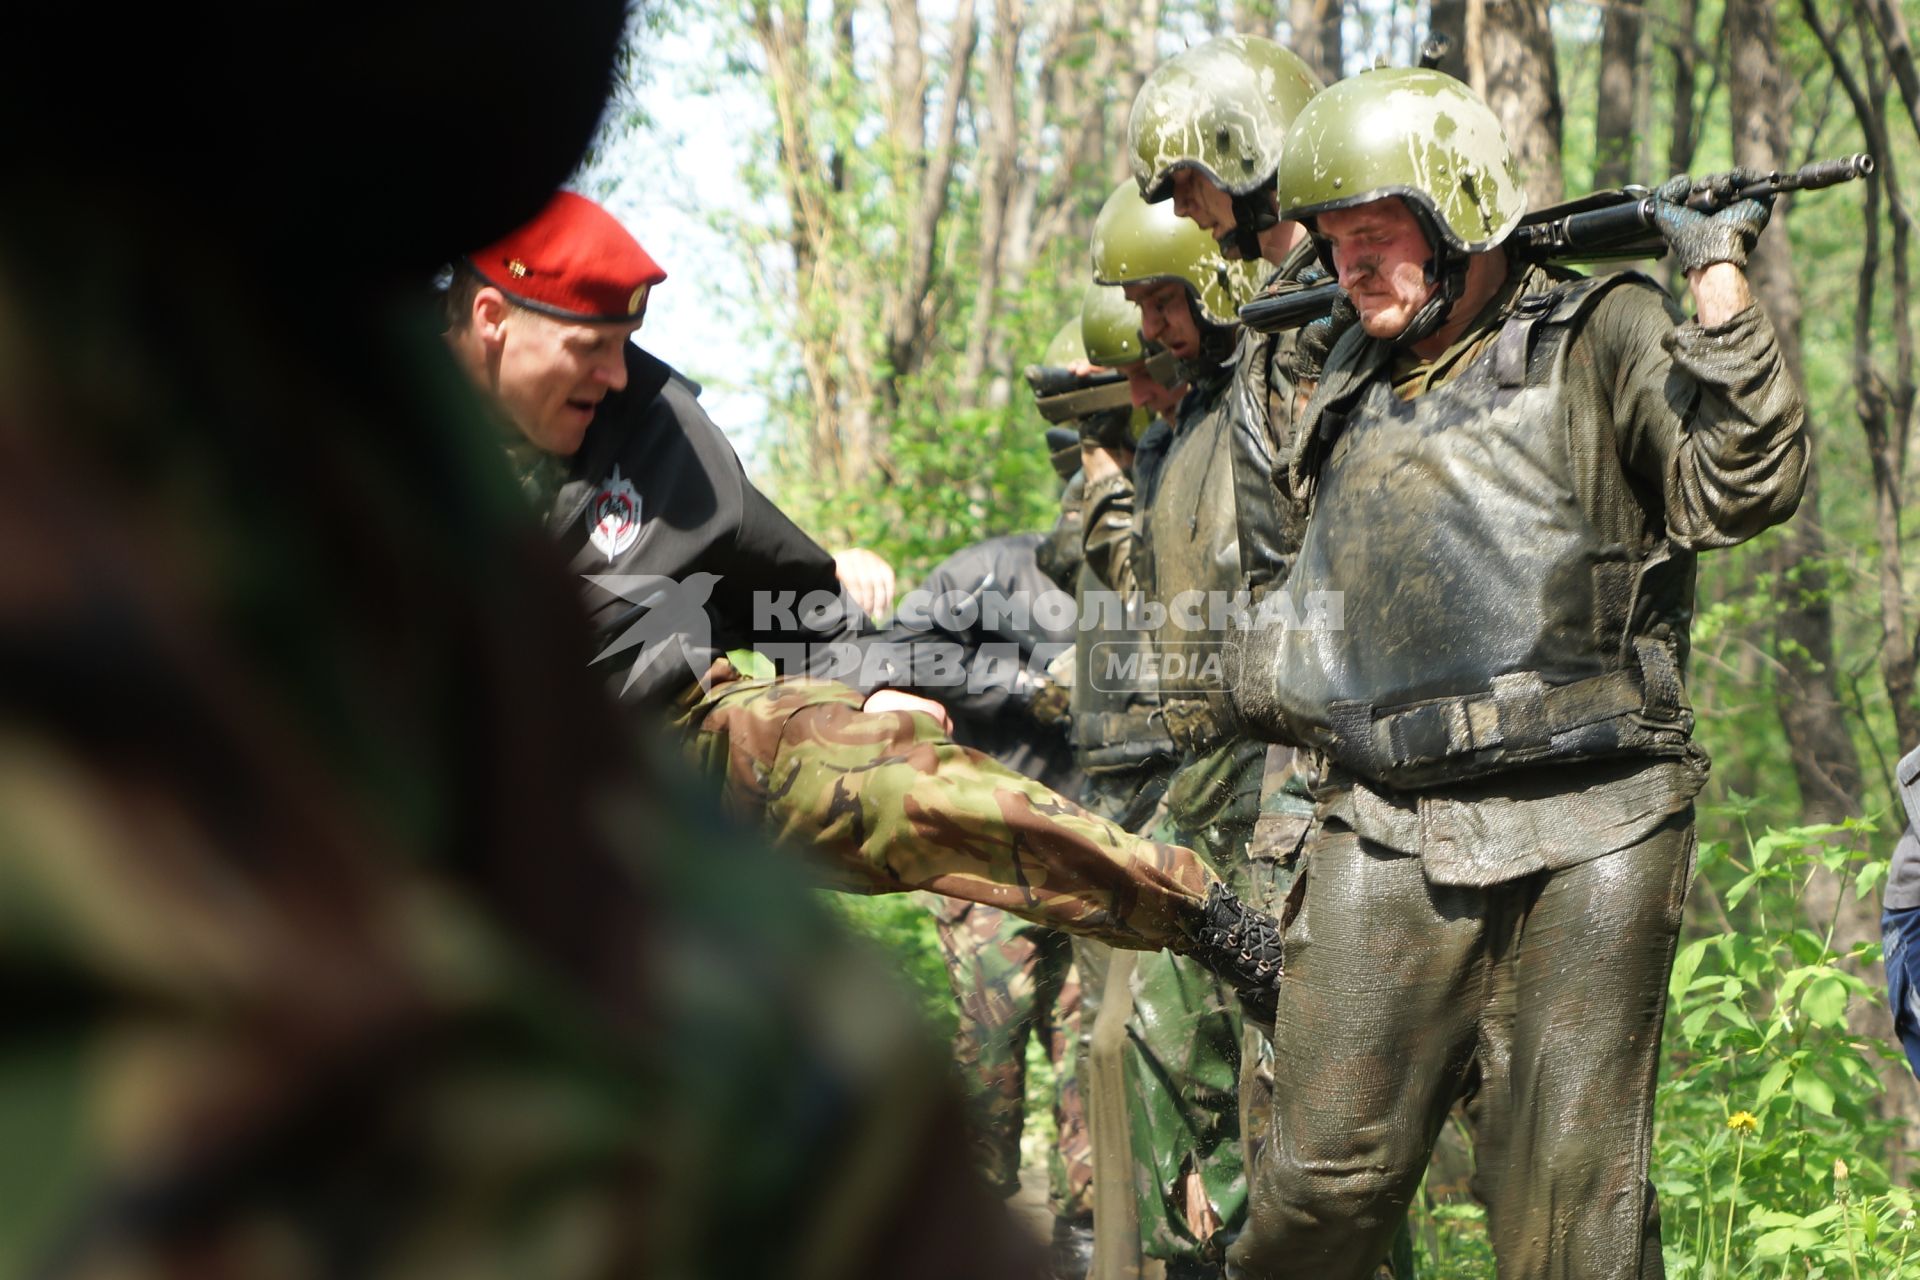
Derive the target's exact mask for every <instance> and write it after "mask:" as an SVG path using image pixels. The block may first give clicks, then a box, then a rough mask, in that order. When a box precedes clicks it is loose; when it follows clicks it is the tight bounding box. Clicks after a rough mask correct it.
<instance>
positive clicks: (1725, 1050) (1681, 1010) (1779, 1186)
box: [1415, 811, 1920, 1280]
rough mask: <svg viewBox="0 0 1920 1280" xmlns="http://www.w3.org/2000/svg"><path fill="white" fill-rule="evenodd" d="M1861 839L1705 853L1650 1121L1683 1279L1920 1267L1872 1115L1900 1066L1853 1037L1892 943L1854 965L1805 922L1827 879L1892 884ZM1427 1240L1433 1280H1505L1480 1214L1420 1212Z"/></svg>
mask: <svg viewBox="0 0 1920 1280" xmlns="http://www.w3.org/2000/svg"><path fill="white" fill-rule="evenodd" d="M1727 816H1729V817H1730V818H1731V820H1733V821H1734V822H1735V823H1736V824H1737V823H1738V822H1739V821H1740V820H1741V818H1742V817H1743V816H1744V815H1743V814H1742V813H1741V812H1739V811H1736V812H1734V813H1733V814H1731V815H1727ZM1859 834H1860V829H1859V828H1857V827H1855V826H1854V825H1852V824H1849V825H1847V826H1809V827H1791V828H1786V829H1784V830H1774V829H1769V830H1766V831H1765V832H1764V833H1763V834H1762V835H1760V836H1759V837H1757V838H1754V839H1751V840H1746V841H1743V842H1742V844H1743V849H1742V852H1741V853H1739V854H1736V852H1735V850H1734V848H1733V847H1732V846H1730V845H1728V844H1725V843H1718V842H1713V843H1708V844H1704V845H1703V846H1702V847H1701V850H1700V867H1699V879H1698V881H1697V882H1696V885H1695V890H1694V891H1695V894H1696V897H1698V898H1701V899H1705V900H1706V902H1707V905H1708V906H1709V908H1710V910H1711V911H1712V912H1713V914H1714V917H1715V923H1714V924H1713V925H1712V926H1709V927H1706V928H1704V929H1702V928H1691V929H1689V930H1688V931H1687V932H1686V934H1685V936H1684V937H1683V939H1682V942H1681V945H1680V948H1679V951H1678V954H1677V955H1676V957H1675V961H1674V967H1673V976H1672V980H1671V982H1670V983H1669V996H1668V1005H1667V1024H1666V1033H1665V1039H1664V1042H1663V1044H1664V1060H1663V1063H1662V1069H1661V1073H1660V1092H1659V1099H1658V1103H1657V1106H1656V1111H1655V1131H1654V1155H1653V1169H1652V1177H1653V1183H1654V1186H1655V1188H1656V1190H1658V1192H1659V1194H1660V1215H1661V1221H1662V1224H1663V1231H1662V1237H1663V1241H1664V1244H1665V1248H1666V1265H1667V1274H1668V1276H1669V1277H1671V1278H1672V1280H1731V1278H1732V1277H1751V1278H1753V1280H1762V1278H1765V1280H1773V1278H1775V1277H1789V1276H1791V1277H1795V1278H1800V1277H1834V1278H1836V1280H1837V1278H1838V1277H1852V1276H1856V1275H1857V1276H1861V1277H1865V1276H1887V1277H1891V1276H1900V1275H1905V1274H1907V1271H1905V1270H1904V1269H1903V1268H1906V1267H1907V1266H1908V1265H1909V1263H1908V1258H1909V1256H1911V1257H1912V1263H1911V1265H1912V1266H1913V1267H1914V1268H1915V1269H1917V1270H1920V1247H1916V1245H1915V1242H1914V1234H1915V1233H1914V1230H1913V1225H1914V1212H1915V1201H1914V1194H1913V1193H1912V1192H1911V1191H1910V1190H1908V1189H1907V1188H1905V1187H1899V1186H1893V1185H1890V1182H1889V1177H1888V1171H1887V1168H1886V1166H1885V1164H1884V1162H1883V1161H1882V1160H1881V1159H1880V1157H1879V1155H1878V1153H1879V1152H1881V1151H1883V1150H1884V1149H1885V1147H1886V1142H1887V1139H1888V1137H1889V1135H1890V1132H1891V1128H1890V1126H1889V1124H1888V1123H1887V1122H1886V1121H1884V1120H1882V1119H1880V1118H1879V1116H1878V1115H1877V1114H1876V1112H1875V1111H1874V1109H1873V1107H1872V1105H1871V1102H1872V1099H1873V1097H1874V1095H1875V1094H1876V1093H1877V1092H1878V1090H1879V1087H1880V1086H1879V1082H1878V1079H1877V1078H1876V1076H1875V1074H1874V1069H1873V1068H1874V1062H1875V1060H1876V1059H1881V1058H1885V1059H1889V1060H1895V1061H1900V1060H1901V1059H1900V1056H1899V1054H1898V1052H1897V1051H1896V1050H1895V1049H1894V1048H1892V1047H1891V1046H1889V1045H1887V1044H1885V1043H1883V1042H1880V1041H1876V1040H1872V1039H1869V1038H1865V1037H1862V1036H1858V1035H1855V1034H1854V1033H1853V1032H1851V1031H1850V1030H1849V1029H1848V1025H1847V1023H1848V1014H1849V1011H1850V1009H1853V1008H1856V1007H1857V1006H1858V1004H1860V1003H1879V1002H1883V1001H1884V999H1885V993H1884V992H1883V991H1881V990H1880V989H1879V988H1878V987H1877V986H1875V985H1873V984H1870V983H1868V982H1865V981H1863V980H1861V979H1860V978H1859V977H1857V976H1856V975H1855V973H1854V972H1853V966H1854V965H1856V964H1871V963H1873V962H1874V961H1876V960H1878V959H1879V947H1878V946H1877V945H1869V946H1862V947H1860V948H1858V949H1857V950H1855V951H1854V952H1853V953H1851V954H1848V955H1844V956H1843V955H1841V954H1840V953H1838V952H1836V951H1835V950H1834V948H1833V946H1832V940H1833V930H1832V921H1831V920H1830V919H1829V920H1825V921H1821V920H1812V921H1810V920H1809V919H1808V915H1807V912H1806V910H1805V896H1806V886H1807V884H1808V881H1809V877H1810V876H1811V874H1812V873H1813V872H1814V871H1815V870H1816V869H1822V870H1825V871H1828V872H1832V873H1834V874H1836V875H1838V876H1840V877H1841V878H1842V879H1843V881H1844V883H1845V886H1846V891H1847V892H1849V893H1852V892H1871V891H1872V889H1873V887H1874V886H1875V885H1876V884H1878V883H1879V882H1880V881H1881V880H1882V879H1883V878H1884V877H1885V875H1886V869H1887V860H1886V859H1885V858H1883V857H1873V856H1869V855H1864V854H1861V853H1860V852H1858V851H1857V849H1856V848H1854V847H1853V845H1854V842H1855V840H1856V839H1857V837H1858V835H1859ZM1736 917H1737V918H1738V921H1739V923H1737V924H1736V923H1735V922H1734V921H1735V919H1736ZM1837 1170H1844V1173H1840V1174H1837V1173H1836V1171H1837ZM1836 1179H1837V1180H1836ZM1415 1227H1416V1233H1415V1239H1416V1241H1417V1242H1418V1243H1419V1245H1420V1248H1421V1250H1422V1253H1423V1255H1424V1258H1425V1261H1426V1262H1427V1263H1428V1264H1429V1265H1430V1266H1431V1268H1432V1274H1433V1275H1435V1276H1438V1277H1442V1278H1444V1280H1467V1278H1469V1277H1474V1278H1479V1277H1488V1278H1490V1277H1492V1275H1493V1269H1492V1253H1491V1250H1490V1248H1489V1247H1488V1245H1487V1239H1486V1232H1485V1220H1484V1215H1483V1213H1482V1212H1481V1210H1480V1208H1479V1206H1478V1205H1475V1204H1473V1203H1472V1202H1471V1201H1469V1200H1467V1199H1465V1198H1464V1196H1463V1195H1461V1194H1458V1193H1456V1194H1455V1195H1454V1196H1451V1197H1445V1198H1439V1199H1438V1200H1434V1199H1429V1198H1423V1200H1422V1202H1421V1204H1420V1206H1419V1207H1417V1209H1416V1213H1415ZM1422 1274H1423V1275H1426V1274H1428V1272H1426V1271H1423V1272H1422Z"/></svg>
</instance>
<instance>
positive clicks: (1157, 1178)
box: [1084, 182, 1265, 1275]
mask: <svg viewBox="0 0 1920 1280" xmlns="http://www.w3.org/2000/svg"><path fill="white" fill-rule="evenodd" d="M1092 257H1093V268H1094V277H1095V280H1096V281H1097V282H1098V283H1101V284H1104V285H1108V286H1119V287H1121V289H1122V290H1123V292H1124V294H1125V296H1126V297H1127V298H1128V299H1129V300H1130V301H1132V302H1134V303H1135V304H1136V305H1137V306H1138V307H1139V309H1140V313H1141V322H1142V324H1141V334H1142V337H1143V338H1144V340H1145V341H1147V342H1151V343H1156V344H1161V345H1164V346H1165V347H1166V348H1167V350H1168V351H1169V352H1171V353H1172V354H1173V355H1174V357H1175V358H1176V360H1177V361H1178V363H1179V368H1180V372H1181V374H1182V376H1183V379H1184V380H1185V381H1186V382H1187V383H1188V384H1189V389H1188V391H1187V393H1186V395H1185V396H1184V397H1183V399H1182V400H1181V402H1180V405H1179V408H1178V411H1177V414H1176V421H1175V426H1174V429H1173V430H1172V431H1170V432H1169V433H1167V435H1166V436H1164V437H1163V439H1165V441H1166V443H1165V445H1164V447H1163V450H1162V448H1158V447H1156V448H1152V449H1149V448H1146V447H1143V448H1142V449H1141V451H1140V453H1139V455H1137V456H1136V458H1135V462H1134V472H1133V474H1132V476H1131V477H1129V476H1128V474H1127V473H1125V472H1124V471H1122V470H1121V469H1120V468H1119V466H1118V462H1117V459H1115V458H1114V457H1113V455H1112V453H1111V451H1110V450H1107V449H1104V448H1101V447H1098V446H1096V445H1089V446H1088V447H1087V448H1086V450H1085V453H1084V457H1085V462H1086V470H1087V493H1086V499H1085V502H1086V550H1087V560H1088V563H1089V564H1090V565H1091V566H1092V567H1093V568H1094V570H1095V572H1096V573H1098V574H1099V575H1100V576H1101V578H1102V580H1103V581H1105V582H1106V583H1107V585H1108V586H1109V587H1110V588H1111V589H1112V590H1113V591H1115V592H1117V593H1119V594H1120V595H1121V596H1122V597H1127V598H1132V599H1133V600H1134V601H1135V603H1136V604H1137V605H1138V606H1139V607H1140V608H1141V610H1142V615H1141V617H1142V622H1143V623H1144V624H1145V626H1146V629H1147V630H1148V631H1149V632H1150V633H1151V643H1150V644H1149V645H1147V646H1143V647H1142V648H1141V649H1140V650H1138V651H1136V652H1135V653H1133V654H1132V655H1131V656H1132V658H1133V659H1134V664H1135V669H1140V668H1141V667H1145V668H1147V669H1149V670H1152V671H1153V672H1154V674H1155V675H1156V677H1157V680H1158V693H1159V698H1160V709H1159V717H1160V719H1161V722H1162V723H1163V724H1164V725H1165V727H1166V731H1167V735H1168V737H1169V738H1171V739H1172V741H1173V744H1174V758H1173V762H1172V768H1171V771H1170V773H1169V781H1168V787H1167V792H1166V797H1165V808H1166V815H1165V818H1164V820H1163V822H1162V824H1161V826H1160V828H1159V832H1160V835H1161V837H1162V838H1164V839H1167V840H1180V841H1184V842H1186V843H1188V844H1190V845H1191V847H1193V848H1195V849H1197V850H1199V851H1200V852H1201V853H1202V854H1203V855H1204V856H1206V857H1207V858H1208V860H1209V862H1210V864H1211V865H1212V866H1213V867H1214V868H1215V869H1216V870H1217V871H1218V872H1219V874H1221V875H1222V876H1225V877H1227V878H1228V879H1229V881H1230V882H1231V883H1233V884H1234V885H1235V887H1236V888H1237V889H1238V890H1239V891H1240V892H1241V893H1242V894H1243V895H1250V894H1251V893H1255V892H1258V891H1259V889H1258V886H1256V885H1255V884H1254V883H1253V881H1252V878H1251V877H1250V876H1249V875H1248V874H1247V871H1248V868H1247V865H1246V859H1245V851H1246V843H1247V839H1248V836H1249V835H1250V833H1251V829H1252V825H1253V821H1254V816H1255V810H1256V808H1257V805H1258V799H1259V782H1260V772H1261V770H1260V763H1261V760H1262V759H1263V757H1264V754H1265V748H1264V744H1260V743H1246V742H1243V741H1241V740H1237V739H1235V737H1234V736H1233V734H1232V732H1231V730H1230V728H1229V726H1228V724H1227V720H1226V716H1225V714H1224V711H1225V708H1226V706H1227V704H1226V701H1225V695H1226V673H1225V664H1226V662H1227V661H1229V660H1230V658H1231V654H1230V653H1228V652H1227V651H1226V649H1225V648H1224V647H1223V646H1222V645H1220V644H1219V643H1218V642H1217V640H1218V636H1217V634H1216V632H1215V631H1214V630H1213V629H1211V627H1210V624H1211V623H1216V622H1219V621H1221V619H1220V614H1219V609H1218V607H1217V605H1218V604H1219V603H1222V602H1224V601H1225V600H1226V599H1227V598H1230V597H1231V596H1232V595H1233V593H1234V592H1236V591H1238V590H1239V589H1240V586H1241V583H1240V580H1239V569H1238V563H1237V560H1236V558H1235V553H1234V546H1235V543H1236V538H1237V535H1236V533H1235V531H1234V527H1233V507H1232V504H1231V503H1223V502H1221V501H1220V500H1219V497H1220V495H1219V492H1218V490H1217V489H1216V488H1215V487H1214V483H1213V481H1212V480H1211V478H1210V477H1211V476H1213V475H1216V474H1218V475H1224V474H1225V471H1226V465H1227V464H1226V462H1225V451H1226V438H1225V430H1226V427H1227V424H1228V422H1229V417H1228V413H1227V399H1226V393H1227V390H1228V388H1229V386H1230V384H1231V382H1232V377H1233V368H1232V365H1231V363H1230V356H1231V355H1232V352H1233V349H1234V343H1235V338H1236V323H1235V322H1236V309H1237V306H1238V303H1239V302H1241V301H1244V300H1245V299H1246V298H1247V297H1250V296H1251V294H1252V292H1253V285H1254V277H1253V275H1252V271H1251V269H1250V268H1248V267H1242V266H1229V265H1228V264H1225V263H1223V262H1222V260H1221V259H1220V256H1219V254H1218V252H1217V250H1216V249H1215V247H1214V244H1213V241H1212V239H1211V238H1210V237H1209V236H1207V235H1206V234H1205V233H1204V232H1202V231H1200V230H1199V229H1198V228H1196V227H1195V226H1194V225H1193V224H1192V223H1190V222H1188V221H1186V220H1185V219H1182V218H1179V217H1177V216H1175V214H1174V212H1173V210H1172V209H1171V208H1170V207H1168V206H1166V205H1149V204H1146V203H1144V202H1143V201H1142V200H1141V199H1140V194H1139V192H1138V190H1137V189H1136V188H1135V186H1134V184H1133V183H1131V182H1127V183H1124V184H1122V185H1121V186H1120V187H1119V188H1118V189H1116V190H1115V191H1114V192H1113V194H1112V195H1111V196H1110V197H1109V198H1108V200H1107V202H1106V204H1105V206H1104V207H1103V208H1102V209H1101V212H1100V215H1099V217H1098V219H1097V220H1096V222H1095V224H1094V235H1093V246H1092ZM1216 461H1217V464H1218V467H1219V471H1218V472H1215V470H1214V466H1215V464H1216ZM1210 595H1211V596H1212V597H1213V599H1214V602H1215V603H1216V608H1215V609H1214V610H1213V611H1212V612H1213V614H1214V616H1213V617H1211V618H1210V617H1209V609H1208V604H1209V597H1210ZM1119 670H1122V671H1124V667H1122V668H1119ZM1114 673H1115V671H1114V669H1113V668H1112V666H1111V663H1109V669H1108V670H1106V671H1104V672H1101V673H1100V674H1105V675H1107V676H1108V677H1109V678H1111V677H1112V675H1113V674H1114ZM1216 712H1219V714H1216ZM1175 833H1178V834H1177V835H1176V834H1175ZM1134 989H1135V993H1136V1009H1135V1014H1136V1018H1135V1022H1134V1024H1133V1026H1134V1031H1135V1037H1134V1038H1135V1042H1136V1044H1137V1045H1138V1046H1139V1047H1140V1056H1139V1057H1138V1058H1136V1059H1135V1060H1134V1061H1133V1063H1132V1067H1133V1069H1134V1074H1135V1085H1136V1099H1135V1105H1134V1107H1133V1110H1132V1129H1133V1142H1134V1152H1135V1170H1136V1177H1137V1179H1138V1180H1139V1191H1140V1205H1141V1234H1142V1242H1143V1248H1144V1250H1145V1252H1146V1253H1147V1254H1148V1256H1150V1257H1156V1258H1161V1259H1164V1260H1166V1261H1167V1263H1168V1264H1169V1268H1170V1274H1191V1275H1207V1274H1217V1273H1218V1269H1219V1263H1220V1250H1221V1245H1222V1242H1223V1241H1224V1240H1226V1239H1230V1238H1231V1237H1232V1235H1233V1233H1234V1232H1235V1231H1236V1230H1237V1229H1238V1227H1239V1224H1240V1220H1241V1217H1242V1214H1243V1213H1244V1208H1245V1194H1246V1193H1245V1179H1244V1175H1243V1172H1242V1162H1241V1159H1240V1151H1239V1120H1238V1100H1237V1078H1238V1073H1239V1063H1240V1045H1239V1039H1240V1034H1241V1025H1240V1017H1239V1013H1238V1010H1237V1008H1236V1007H1235V1005H1234V1002H1233V1000H1232V997H1231V993H1228V992H1225V991H1223V990H1222V989H1221V988H1220V987H1219V986H1218V984H1217V983H1216V982H1214V980H1213V979H1212V978H1211V977H1210V976H1209V975H1208V974H1206V973H1205V972H1204V971H1202V970H1199V969H1197V968H1195V967H1194V966H1192V965H1190V964H1187V963H1185V962H1181V961H1177V960H1174V959H1173V958H1171V957H1147V958H1143V960H1142V961H1141V962H1140V963H1139V964H1138V966H1137V969H1136V973H1135V981H1134Z"/></svg>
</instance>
